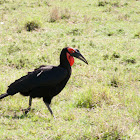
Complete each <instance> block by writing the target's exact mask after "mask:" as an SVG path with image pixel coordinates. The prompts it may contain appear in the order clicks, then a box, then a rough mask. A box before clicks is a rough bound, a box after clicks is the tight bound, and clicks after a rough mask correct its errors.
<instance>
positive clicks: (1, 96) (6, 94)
mask: <svg viewBox="0 0 140 140" xmlns="http://www.w3.org/2000/svg"><path fill="white" fill-rule="evenodd" d="M8 95H9V94H8V93H5V94H1V95H0V99H2V98H5V97H6V96H8Z"/></svg>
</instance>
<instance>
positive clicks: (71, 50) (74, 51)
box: [66, 47, 88, 66]
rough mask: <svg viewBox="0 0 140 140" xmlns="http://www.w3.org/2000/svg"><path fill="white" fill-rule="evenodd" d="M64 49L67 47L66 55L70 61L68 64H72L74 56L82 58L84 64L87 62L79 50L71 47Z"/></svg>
mask: <svg viewBox="0 0 140 140" xmlns="http://www.w3.org/2000/svg"><path fill="white" fill-rule="evenodd" d="M66 49H67V53H66V56H67V59H68V61H69V63H70V66H72V65H73V64H74V58H73V57H76V58H78V59H80V60H82V61H83V62H85V63H86V64H88V62H87V60H86V59H85V58H84V56H83V55H82V54H81V53H80V51H79V50H78V49H75V48H71V47H67V48H66Z"/></svg>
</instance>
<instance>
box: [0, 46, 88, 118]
mask: <svg viewBox="0 0 140 140" xmlns="http://www.w3.org/2000/svg"><path fill="white" fill-rule="evenodd" d="M73 57H77V58H79V59H80V60H82V61H84V62H85V63H87V61H86V59H85V58H84V57H83V56H82V55H81V54H80V52H79V50H77V49H73V48H69V47H67V48H64V49H63V50H62V51H61V54H60V65H58V66H45V65H42V66H40V67H39V68H37V69H35V70H34V71H32V72H28V74H27V75H25V76H23V77H21V78H20V79H18V80H16V81H15V82H13V83H12V84H10V85H9V86H8V89H7V93H5V94H2V95H0V99H2V98H4V97H6V96H8V95H14V94H16V93H18V92H19V93H20V94H22V95H23V96H29V97H30V98H29V107H28V108H27V109H24V112H25V113H28V112H29V111H30V109H31V104H32V98H36V97H37V98H41V97H43V101H44V103H45V104H46V106H47V107H48V109H49V111H50V113H51V114H52V115H53V112H52V110H51V108H50V106H49V105H50V103H51V100H52V98H53V97H54V96H56V95H57V94H59V93H60V92H61V90H62V89H63V88H64V87H65V85H66V83H67V82H68V80H69V78H70V76H71V66H72V65H73V63H74V59H73ZM87 64H88V63H87Z"/></svg>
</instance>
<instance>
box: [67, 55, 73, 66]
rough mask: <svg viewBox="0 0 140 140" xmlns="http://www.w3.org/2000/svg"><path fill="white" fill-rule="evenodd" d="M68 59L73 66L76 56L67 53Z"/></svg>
mask: <svg viewBox="0 0 140 140" xmlns="http://www.w3.org/2000/svg"><path fill="white" fill-rule="evenodd" d="M67 59H68V61H69V63H70V66H72V65H73V64H74V58H73V57H72V56H71V55H70V54H69V53H67Z"/></svg>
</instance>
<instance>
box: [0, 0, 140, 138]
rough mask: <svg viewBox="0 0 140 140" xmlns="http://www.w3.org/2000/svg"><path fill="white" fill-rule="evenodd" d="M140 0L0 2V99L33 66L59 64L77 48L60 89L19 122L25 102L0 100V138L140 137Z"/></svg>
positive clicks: (22, 99)
mask: <svg viewBox="0 0 140 140" xmlns="http://www.w3.org/2000/svg"><path fill="white" fill-rule="evenodd" d="M139 14H140V1H138V0H99V1H98V0H96V1H93V0H88V1H81V0H75V1H74V2H73V1H71V0H63V1H60V0H53V1H52V0H47V1H46V0H30V1H27V0H24V1H21V0H16V1H13V0H1V1H0V94H2V93H5V92H6V90H7V86H8V85H9V84H10V83H12V82H13V81H14V80H16V79H17V78H20V77H21V76H23V75H25V74H26V73H27V72H28V71H32V70H33V69H34V68H37V67H38V66H40V65H43V64H46V65H58V64H59V54H60V52H61V50H62V48H64V47H66V46H71V47H75V48H78V49H79V50H80V51H81V53H82V54H83V55H84V56H85V58H86V59H87V60H88V62H89V65H86V64H84V63H83V62H81V61H79V60H77V59H75V64H74V66H73V68H72V76H71V79H70V80H69V82H68V84H67V86H66V87H65V89H64V90H63V91H62V92H61V93H60V94H59V95H58V96H56V97H55V98H54V99H53V100H52V104H51V107H52V110H53V112H54V115H55V116H56V120H54V119H53V118H52V117H51V115H50V113H49V111H48V110H47V108H46V106H45V105H44V103H43V101H42V100H41V99H34V100H33V106H32V110H31V112H30V113H29V114H28V115H27V116H26V115H23V113H22V111H20V110H21V109H22V108H27V106H28V98H27V97H23V96H21V95H20V94H16V95H15V96H13V97H7V98H5V99H3V100H1V101H0V139H2V140H4V139H14V140H15V139H43V140H44V139H49V140H58V139H65V140H69V139H76V140H85V139H87V140H89V139H91V140H97V139H101V140H125V139H130V140H138V139H139V138H140V131H139V130H140V74H139V72H140V26H139V23H140V18H139Z"/></svg>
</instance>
